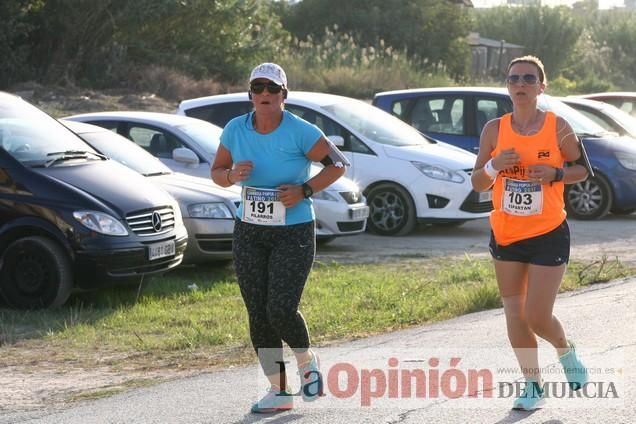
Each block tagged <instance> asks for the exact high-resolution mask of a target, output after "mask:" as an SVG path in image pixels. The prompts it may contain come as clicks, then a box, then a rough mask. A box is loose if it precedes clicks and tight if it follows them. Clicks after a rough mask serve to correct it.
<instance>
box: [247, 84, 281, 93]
mask: <svg viewBox="0 0 636 424" xmlns="http://www.w3.org/2000/svg"><path fill="white" fill-rule="evenodd" d="M265 88H267V92H268V93H270V94H278V93H280V91H281V90H282V89H283V86H282V85H278V84H274V83H273V82H253V83H251V84H250V91H251V92H252V93H254V94H261V93H262V92H263V91H265Z"/></svg>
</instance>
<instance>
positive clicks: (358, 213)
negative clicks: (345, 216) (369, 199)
mask: <svg viewBox="0 0 636 424" xmlns="http://www.w3.org/2000/svg"><path fill="white" fill-rule="evenodd" d="M349 216H351V219H354V220H361V219H366V218H368V217H369V207H368V206H364V207H362V208H357V209H349Z"/></svg>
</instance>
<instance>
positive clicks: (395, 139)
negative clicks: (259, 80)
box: [177, 91, 492, 235]
mask: <svg viewBox="0 0 636 424" xmlns="http://www.w3.org/2000/svg"><path fill="white" fill-rule="evenodd" d="M251 107H252V104H251V102H250V101H249V99H248V97H247V94H246V93H235V94H226V95H219V96H210V97H202V98H199V99H191V100H184V101H182V102H181V103H180V105H179V109H178V112H177V113H179V114H182V115H183V114H185V115H191V116H196V117H198V118H202V119H208V120H210V121H212V122H217V123H219V124H223V125H224V124H225V121H226V120H228V119H230V118H231V117H234V116H237V115H240V114H241V113H246V112H248V111H250V110H251ZM285 108H286V109H287V110H289V111H290V112H293V113H295V114H296V115H298V116H300V117H302V118H303V119H305V120H307V121H309V122H311V123H313V124H315V125H317V126H318V127H319V128H320V129H322V131H323V132H324V133H325V134H326V135H327V137H329V138H330V139H331V140H332V141H333V142H334V143H335V144H336V145H337V146H339V148H340V149H341V150H342V151H343V153H344V154H345V155H346V156H347V158H348V159H349V161H350V162H351V167H350V168H349V169H348V170H347V174H346V176H347V177H349V178H351V179H352V180H354V181H356V182H357V183H358V184H359V185H360V186H361V187H363V192H364V194H365V196H367V202H368V204H369V207H370V208H371V211H370V215H369V219H368V222H367V224H368V226H369V229H370V230H371V231H373V232H375V233H377V234H383V235H395V234H407V233H409V232H410V231H411V230H412V229H413V228H414V227H415V224H416V223H417V222H423V223H435V224H446V225H448V224H451V225H456V224H461V223H463V222H465V221H467V220H471V219H477V218H484V217H486V216H488V213H489V212H490V210H491V208H492V203H491V198H490V194H491V193H490V192H486V193H476V192H474V191H473V190H472V188H471V184H470V172H471V171H472V167H473V164H474V162H475V157H476V156H475V155H473V154H472V153H467V152H464V151H462V150H461V149H457V148H455V147H452V146H449V145H447V144H446V143H439V142H437V141H434V140H432V139H429V138H427V137H424V136H422V135H421V134H420V133H419V132H417V131H414V130H413V128H411V127H410V126H408V125H405V124H404V123H403V122H401V121H400V120H398V119H395V118H394V117H392V116H391V115H390V114H387V113H385V112H382V111H380V110H378V109H377V108H374V107H373V106H371V105H369V104H368V103H365V102H362V101H359V100H355V99H351V98H347V97H342V96H335V95H331V94H323V93H307V92H299V91H292V92H290V93H289V96H288V97H287V99H286V100H285ZM221 118H223V119H221Z"/></svg>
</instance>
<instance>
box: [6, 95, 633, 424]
mask: <svg viewBox="0 0 636 424" xmlns="http://www.w3.org/2000/svg"><path fill="white" fill-rule="evenodd" d="M17 94H19V95H21V96H22V97H24V98H25V99H27V100H29V101H31V102H32V103H34V104H36V105H37V106H39V107H41V108H42V109H44V110H46V111H47V112H49V113H50V114H52V115H53V116H55V117H62V116H66V115H70V114H75V113H82V112H91V111H100V110H151V111H158V112H172V111H174V110H175V108H176V105H175V104H172V103H171V102H167V101H165V100H163V99H161V98H158V97H157V96H155V95H153V94H152V93H145V94H130V93H121V92H119V93H118V92H116V91H113V92H110V93H101V92H95V91H91V90H76V89H73V90H61V89H47V88H44V87H41V86H37V85H31V86H24V87H21V89H20V90H19V91H18V92H17ZM570 228H571V233H572V244H573V249H572V258H573V259H575V260H589V261H592V260H601V259H603V258H606V259H608V260H612V259H615V258H618V259H619V260H620V261H622V262H623V263H625V264H629V265H636V249H634V245H636V231H635V230H636V214H632V215H629V216H613V215H610V216H609V217H607V218H606V219H604V220H602V221H592V222H586V221H571V222H570ZM488 236H489V226H488V222H487V220H479V221H472V222H468V223H465V224H464V225H462V226H460V227H454V228H453V227H451V228H448V227H430V226H429V227H426V226H421V227H419V228H418V229H417V231H415V232H414V233H413V234H411V235H409V236H406V237H380V236H374V235H371V234H361V235H357V236H352V237H341V238H338V239H336V240H334V241H333V242H331V243H329V244H328V245H326V246H321V247H320V248H319V251H318V255H317V261H318V262H330V261H338V262H342V263H353V262H363V263H370V262H394V261H398V260H401V259H407V260H409V263H413V261H415V263H417V262H418V261H422V265H425V262H426V261H427V260H430V259H431V258H436V257H440V256H451V257H458V258H461V257H465V256H466V255H468V256H470V257H486V256H487V254H488V250H487V243H488ZM2 325H3V323H1V322H0V330H1V329H2ZM40 343H41V342H40ZM46 351H47V347H46V346H38V343H37V342H32V341H31V342H28V343H27V342H19V343H17V344H14V345H8V346H0V418H2V414H3V411H5V412H6V411H19V410H34V409H39V408H43V407H63V406H64V405H65V404H66V403H68V402H72V401H74V400H76V399H81V398H88V397H91V396H102V395H105V394H110V393H116V392H117V391H120V390H124V389H126V388H130V387H135V386H140V385H144V384H148V383H149V382H157V381H161V380H165V379H171V378H175V377H184V376H186V375H190V374H193V373H199V372H205V371H209V368H198V369H197V367H196V365H193V364H204V363H205V358H203V359H204V360H202V361H201V360H198V361H197V360H193V364H191V366H186V367H178V366H174V364H173V363H171V362H170V361H169V360H168V361H167V362H166V364H164V365H163V366H155V367H152V371H145V370H144V369H140V368H139V367H129V368H127V367H126V366H125V363H126V358H120V359H121V360H120V361H119V363H120V364H123V366H122V365H120V366H118V367H117V368H114V367H112V366H110V365H109V363H112V362H113V361H112V360H111V361H104V358H100V352H99V349H98V348H97V347H96V348H95V352H94V353H93V355H94V358H89V360H88V361H86V362H89V363H92V365H91V366H85V365H83V364H84V363H86V362H82V363H81V364H80V363H74V362H73V361H72V360H71V361H69V360H65V359H64V358H56V357H51V358H46V360H43V355H42V353H41V352H46ZM8 358H14V359H15V358H23V360H21V361H15V360H13V361H7V359H8ZM111 359H112V358H111ZM199 359H200V358H199ZM5 361H7V362H5ZM8 363H12V364H16V363H19V364H20V365H11V366H7V365H6V364H8Z"/></svg>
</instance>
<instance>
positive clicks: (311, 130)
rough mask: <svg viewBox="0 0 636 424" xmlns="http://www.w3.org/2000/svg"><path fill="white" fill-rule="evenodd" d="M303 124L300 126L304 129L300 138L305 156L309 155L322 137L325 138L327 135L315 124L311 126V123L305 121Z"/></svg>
mask: <svg viewBox="0 0 636 424" xmlns="http://www.w3.org/2000/svg"><path fill="white" fill-rule="evenodd" d="M301 124H302V125H300V127H301V128H302V130H301V137H300V142H301V146H300V148H301V149H302V151H303V153H304V154H307V153H309V151H310V150H311V149H312V148H313V147H314V146H315V145H316V143H317V142H318V140H320V138H321V137H324V136H325V134H324V133H323V132H322V130H321V129H320V128H318V127H317V126H315V125H314V124H310V123H309V122H304V121H301Z"/></svg>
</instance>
